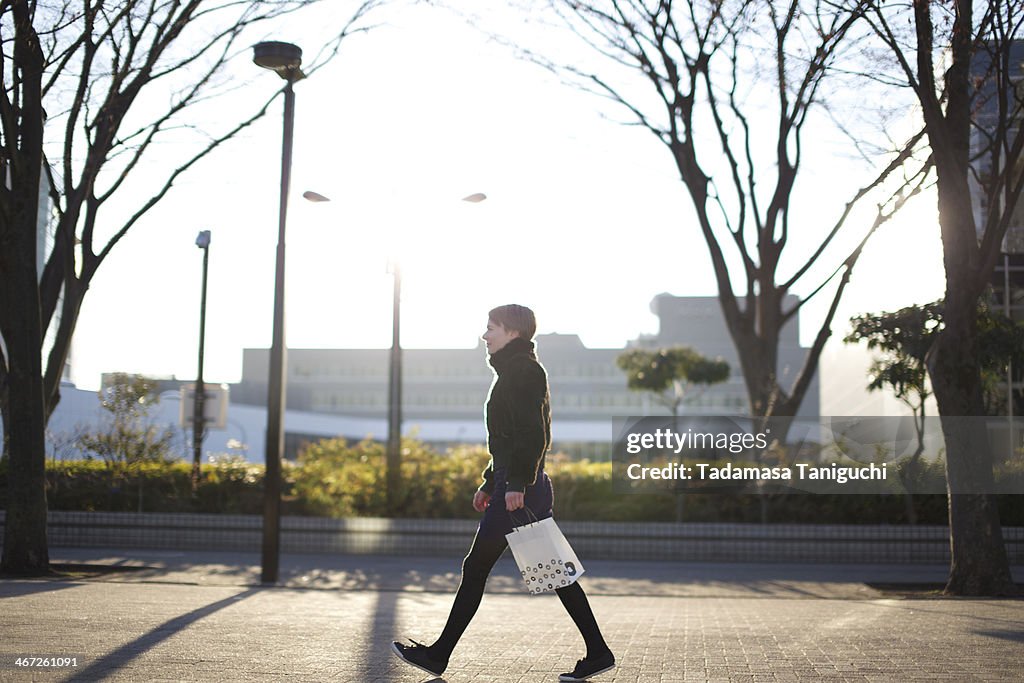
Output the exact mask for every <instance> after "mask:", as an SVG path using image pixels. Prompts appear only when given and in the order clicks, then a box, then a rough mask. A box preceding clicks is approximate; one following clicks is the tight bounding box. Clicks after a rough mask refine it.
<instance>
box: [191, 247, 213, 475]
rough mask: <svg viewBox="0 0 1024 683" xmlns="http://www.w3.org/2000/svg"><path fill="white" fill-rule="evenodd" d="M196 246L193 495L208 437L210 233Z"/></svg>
mask: <svg viewBox="0 0 1024 683" xmlns="http://www.w3.org/2000/svg"><path fill="white" fill-rule="evenodd" d="M196 246H197V247H199V248H200V249H202V250H203V291H202V295H201V298H200V303H199V371H198V373H197V374H196V389H195V399H194V400H193V403H194V408H195V412H194V413H193V414H192V451H193V452H192V493H195V492H196V491H197V490H198V489H199V463H200V462H201V461H202V458H203V437H205V436H206V421H205V419H204V418H205V416H206V412H205V411H204V407H205V404H206V386H205V385H204V384H203V355H204V351H205V349H206V273H207V270H208V269H209V265H210V231H209V230H203V231H202V232H200V233H199V236H198V237H196Z"/></svg>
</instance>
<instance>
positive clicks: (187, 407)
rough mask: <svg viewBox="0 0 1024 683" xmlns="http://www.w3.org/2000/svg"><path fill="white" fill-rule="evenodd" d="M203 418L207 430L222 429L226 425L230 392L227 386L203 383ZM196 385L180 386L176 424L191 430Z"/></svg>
mask: <svg viewBox="0 0 1024 683" xmlns="http://www.w3.org/2000/svg"><path fill="white" fill-rule="evenodd" d="M203 387H204V389H205V390H204V391H203V394H204V397H205V398H204V402H203V418H204V421H205V423H206V424H205V427H206V428H207V429H224V428H225V427H226V426H227V424H228V399H229V398H230V391H229V389H228V385H227V384H209V383H204V384H203ZM195 400H196V385H195V383H194V382H189V383H188V384H182V385H181V402H180V404H179V405H180V408H179V412H178V424H180V425H181V426H182V427H185V428H187V429H191V427H192V422H193V418H194V416H195V414H196V407H195Z"/></svg>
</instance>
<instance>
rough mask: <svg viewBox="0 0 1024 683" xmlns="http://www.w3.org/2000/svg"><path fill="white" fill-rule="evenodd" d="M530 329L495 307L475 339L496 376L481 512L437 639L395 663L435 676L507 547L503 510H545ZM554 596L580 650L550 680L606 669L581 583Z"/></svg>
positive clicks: (540, 375)
mask: <svg viewBox="0 0 1024 683" xmlns="http://www.w3.org/2000/svg"><path fill="white" fill-rule="evenodd" d="M536 331H537V321H536V318H535V317H534V314H533V311H531V310H530V309H529V308H526V307H525V306H518V305H516V304H509V305H507V306H499V307H498V308H495V309H494V310H492V311H491V312H490V313H489V314H488V320H487V331H486V332H485V333H484V335H483V340H484V342H485V343H486V346H487V353H488V354H489V362H490V364H491V367H492V368H493V369H494V373H495V375H496V377H495V379H494V383H493V384H492V385H491V391H490V395H489V396H488V398H487V407H486V417H485V419H486V424H487V448H488V450H489V451H490V454H491V462H490V464H489V465H488V467H487V469H486V470H485V471H484V473H483V479H484V481H483V484H482V485H481V486H480V488H479V489H478V490H477V492H476V493H475V494H474V496H473V508H474V509H475V510H476V511H477V512H482V513H483V517H482V518H481V520H480V526H479V527H478V529H477V532H476V537H475V538H474V539H473V545H472V546H471V547H470V549H469V554H468V555H466V558H465V560H463V563H462V582H461V583H460V584H459V590H458V592H457V593H456V594H455V603H454V604H453V605H452V610H451V613H450V614H449V615H448V622H447V623H446V624H445V627H444V630H443V631H442V632H441V636H440V637H439V638H438V639H437V640H436V641H435V642H434V644H433V645H429V646H427V645H423V644H421V643H417V642H416V641H412V643H413V644H412V645H404V644H402V643H399V642H397V641H396V642H394V643H392V645H391V648H392V651H393V652H394V653H395V655H397V656H398V657H399V658H400V659H401V660H402V661H404V662H407V663H408V664H411V665H413V666H415V667H418V668H420V669H422V670H424V671H426V672H428V673H432V674H434V675H436V676H440V675H441V673H442V672H444V670H445V669H446V668H447V667H448V659H449V658H450V657H451V654H452V651H453V650H454V649H455V645H456V644H457V643H458V642H459V638H460V637H461V636H462V634H463V632H464V631H465V630H466V627H467V626H469V622H470V621H471V620H472V619H473V615H474V614H476V610H477V607H479V605H480V600H481V598H482V597H483V593H484V586H485V584H486V583H487V576H488V575H489V574H490V572H491V568H492V567H494V563H495V562H497V561H498V558H499V557H500V556H501V554H502V553H503V552H504V551H505V548H507V547H508V541H506V540H505V535H506V534H509V533H511V532H512V518H511V514H512V513H513V512H514V511H516V510H519V509H521V508H523V507H527V508H529V509H530V510H531V511H532V512H533V513H534V514H535V515H536V517H537V518H538V519H545V518H547V517H551V515H552V502H553V497H552V491H551V480H550V479H548V475H547V474H545V473H544V454H545V453H546V452H547V449H548V446H550V444H551V401H550V396H549V393H548V382H547V374H546V373H545V371H544V368H543V367H542V366H541V364H540V363H539V362H538V361H537V355H536V353H535V352H534V344H533V341H531V340H532V339H533V335H534V333H535V332H536ZM555 593H557V594H558V598H559V599H560V600H561V601H562V605H563V606H564V607H565V609H566V611H567V612H568V613H569V616H570V617H572V620H573V622H574V623H575V624H576V627H577V628H579V630H580V634H581V635H582V636H583V641H584V643H585V644H586V647H587V652H586V655H585V656H584V657H583V659H581V660H579V661H578V662H576V667H575V668H574V669H573V670H572V671H571V672H569V673H564V674H562V675H561V676H559V677H558V680H560V681H585V680H587V679H588V678H590V677H591V676H596V675H597V674H599V673H603V672H605V671H609V670H611V669H612V668H614V667H615V657H614V655H612V651H611V650H610V649H609V648H608V645H607V644H606V643H605V641H604V637H603V636H602V635H601V629H600V628H598V625H597V621H596V620H595V619H594V613H593V611H591V609H590V603H589V602H588V601H587V596H586V593H584V592H583V588H582V587H581V586H580V585H579V583H578V582H577V583H572V584H570V585H568V586H565V587H562V588H558V589H556V590H555ZM495 656H496V657H499V656H500V653H495Z"/></svg>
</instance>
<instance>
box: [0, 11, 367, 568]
mask: <svg viewBox="0 0 1024 683" xmlns="http://www.w3.org/2000/svg"><path fill="white" fill-rule="evenodd" d="M383 1H384V0H356V1H355V2H353V4H352V5H351V10H352V11H351V14H350V15H348V18H347V19H346V20H344V21H343V22H342V24H343V25H342V26H340V27H339V31H338V33H337V34H336V36H335V38H334V39H333V40H332V41H331V42H330V44H328V45H327V46H326V47H325V48H324V50H323V51H322V52H321V53H320V54H319V55H317V56H316V58H314V59H313V60H307V61H309V62H310V63H311V64H312V66H311V67H308V68H307V73H309V72H311V71H314V70H316V69H317V68H319V67H320V66H322V65H323V64H324V63H326V61H327V60H329V59H330V58H331V57H333V56H334V55H335V54H337V51H338V49H339V48H340V45H341V42H342V40H343V39H344V38H346V37H347V36H349V35H351V34H353V33H356V32H360V31H364V30H366V29H367V28H368V26H367V25H366V24H365V23H364V20H365V18H366V16H367V14H368V13H369V12H370V11H371V10H372V9H373V8H374V7H375V6H377V5H379V4H381V3H382V2H383ZM316 2H317V0H263V1H262V2H250V1H248V0H167V1H166V2H153V1H145V0H118V1H115V2H108V1H106V0H78V1H75V2H73V1H72V0H57V1H56V2H49V3H39V2H37V1H36V0H0V31H2V34H0V49H2V52H3V54H2V77H3V94H2V96H0V124H2V145H0V161H2V162H3V170H4V175H5V176H6V182H0V334H2V337H3V345H2V346H0V411H2V417H3V424H4V453H5V457H7V458H8V459H9V472H10V475H9V481H10V490H11V495H10V498H9V501H10V502H9V505H8V509H7V521H6V533H5V536H4V549H3V563H2V567H3V570H4V571H7V572H11V573H19V574H31V573H40V572H45V571H46V570H47V567H48V551H47V546H46V497H45V489H44V461H45V455H44V444H45V440H44V428H45V424H46V421H47V420H48V419H49V416H50V415H51V414H52V412H53V410H54V408H55V407H56V405H57V402H58V401H59V400H60V393H59V390H60V377H61V373H62V371H63V368H64V365H65V362H66V360H67V355H68V349H69V344H70V341H71V336H72V334H73V332H74V329H75V325H76V323H77V321H78V314H79V310H80V308H81V305H82V301H83V299H84V297H85V293H86V291H87V290H88V289H89V285H90V283H91V281H92V279H93V277H94V276H95V274H96V272H97V270H98V269H99V267H100V265H101V264H102V263H103V262H104V260H105V259H106V258H107V257H108V256H109V255H110V253H111V251H112V250H113V249H114V247H115V246H116V245H117V243H118V242H119V241H120V240H121V239H122V238H123V237H124V236H125V235H126V234H127V233H128V232H129V230H131V229H132V228H133V227H134V226H135V225H136V224H138V222H139V221H140V220H141V219H142V218H143V217H144V216H145V215H146V213H147V212H148V211H149V210H150V209H152V208H153V207H154V206H155V205H156V204H157V203H159V202H160V201H161V200H162V199H163V198H164V197H165V196H166V195H167V193H168V191H169V190H170V189H171V187H172V186H173V184H174V183H175V181H177V180H178V179H179V178H180V177H181V176H182V175H183V174H185V173H187V172H188V171H189V170H190V169H191V168H193V167H194V166H195V165H196V164H197V163H198V162H200V161H201V160H202V159H204V158H206V157H207V156H209V155H210V154H211V153H212V152H213V151H214V150H216V149H217V148H218V147H220V146H221V145H222V144H223V143H224V142H225V141H227V140H229V139H231V138H232V137H234V136H235V135H237V134H238V133H239V132H240V131H241V130H243V129H245V128H246V127H247V126H249V125H250V124H252V123H253V122H254V121H255V120H256V119H258V118H259V117H260V116H262V115H263V114H264V113H265V112H266V110H267V108H268V106H269V104H270V102H271V101H272V99H273V98H270V99H268V100H266V101H265V102H264V103H263V104H262V105H261V106H258V107H255V108H254V111H252V113H251V114H249V115H242V116H239V117H238V118H236V119H234V120H233V121H232V122H230V123H229V124H228V125H227V126H226V127H225V128H224V129H222V130H216V131H215V130H203V129H201V128H200V127H197V126H196V125H195V118H194V115H192V112H194V111H195V109H196V108H197V107H200V106H202V105H203V104H204V103H205V102H207V101H208V100H209V99H210V98H212V97H216V96H217V95H219V94H223V93H224V92H226V91H228V90H230V88H231V84H230V82H229V81H228V80H227V79H226V78H225V76H224V72H225V67H226V65H227V64H228V63H229V62H230V61H231V60H232V59H233V58H235V57H243V58H244V57H245V56H247V52H248V43H243V42H242V41H243V40H244V37H245V36H248V35H251V31H252V30H254V29H258V28H259V26H260V25H265V24H267V23H268V22H269V21H271V20H274V19H279V18H282V17H284V16H286V15H288V14H291V13H294V12H296V11H299V10H301V9H303V8H305V7H308V6H310V5H312V4H315V3H316ZM275 95H276V93H275ZM190 115H191V116H190ZM44 123H45V128H44ZM44 130H45V133H44ZM166 141H173V142H174V143H175V144H174V148H175V149H177V150H181V156H180V157H179V158H178V159H177V160H176V161H174V162H173V163H169V164H166V161H165V162H164V163H165V164H166V165H165V166H163V168H165V170H164V171H163V172H162V173H163V175H162V176H160V177H159V179H158V181H157V182H156V183H155V185H154V186H153V187H150V188H145V189H143V190H142V191H140V185H139V184H138V183H137V182H136V179H137V177H138V176H137V174H138V172H139V171H140V169H141V168H142V167H144V166H146V163H145V162H146V160H148V159H150V158H151V157H152V156H153V151H154V149H155V148H157V147H159V146H160V143H161V142H166ZM148 173H153V170H152V166H150V167H149V169H148ZM41 186H42V187H44V188H48V190H47V194H48V196H49V201H50V202H52V207H53V210H52V214H53V215H52V217H50V216H45V215H44V216H42V217H41V215H40V214H41V213H45V212H41V211H40V204H41V203H40V187H41ZM115 199H116V200H117V202H114V200H115ZM129 201H134V202H135V204H134V208H132V209H130V210H129V211H128V213H127V217H126V218H124V217H120V218H113V217H112V216H113V215H114V214H116V213H119V212H118V211H113V210H110V207H111V205H112V204H115V203H117V204H119V206H120V207H122V208H123V207H124V205H125V202H129ZM41 219H42V220H46V219H51V222H52V225H51V229H52V232H53V235H54V244H53V249H52V251H50V253H49V254H40V253H38V249H37V246H36V240H37V235H38V234H39V229H38V223H39V221H40V220H41ZM112 221H115V222H114V223H112ZM108 235H109V237H107V236H108ZM44 256H45V259H46V260H45V265H44V267H43V268H42V272H39V271H38V266H37V259H39V258H42V257H44ZM48 334H49V338H50V339H52V340H53V341H52V345H49V346H44V339H46V338H47V336H48ZM44 354H45V358H46V362H45V364H44V363H43V362H42V356H43V355H44Z"/></svg>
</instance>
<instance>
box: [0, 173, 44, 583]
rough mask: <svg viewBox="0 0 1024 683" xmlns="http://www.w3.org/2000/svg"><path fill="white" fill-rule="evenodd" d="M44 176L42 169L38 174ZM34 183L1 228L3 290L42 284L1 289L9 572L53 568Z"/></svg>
mask: <svg viewBox="0 0 1024 683" xmlns="http://www.w3.org/2000/svg"><path fill="white" fill-rule="evenodd" d="M35 177H36V178H37V179H38V177H39V176H38V174H37V175H36V176H35ZM29 185H31V183H28V182H26V183H24V184H23V185H20V186H18V185H16V186H15V188H14V192H13V194H14V197H15V209H16V210H15V212H14V214H15V215H14V220H13V221H11V223H9V224H8V225H7V226H4V228H3V230H2V233H0V290H2V291H5V292H34V293H35V294H36V296H35V297H31V296H29V297H23V296H3V297H0V331H2V333H3V337H4V340H5V341H6V342H7V362H8V390H9V391H10V396H11V397H12V399H13V400H12V401H10V403H9V405H8V409H7V421H5V423H4V432H5V435H6V436H7V452H8V456H9V457H8V462H7V481H8V494H7V519H6V523H5V529H4V545H3V561H2V563H0V571H3V572H4V573H7V574H19V575H29V574H41V573H45V572H47V571H48V570H49V553H48V550H47V542H46V477H45V474H46V473H45V466H46V451H45V437H44V434H45V424H44V417H43V415H44V412H45V411H44V409H43V375H42V360H41V356H40V353H39V349H40V347H41V346H42V343H41V342H42V332H41V323H40V320H39V297H38V292H39V288H38V285H37V279H36V258H35V252H36V234H35V217H36V207H35V204H36V201H37V198H38V196H39V194H38V180H37V181H36V184H35V190H36V191H35V192H32V188H31V187H27V186H29Z"/></svg>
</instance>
